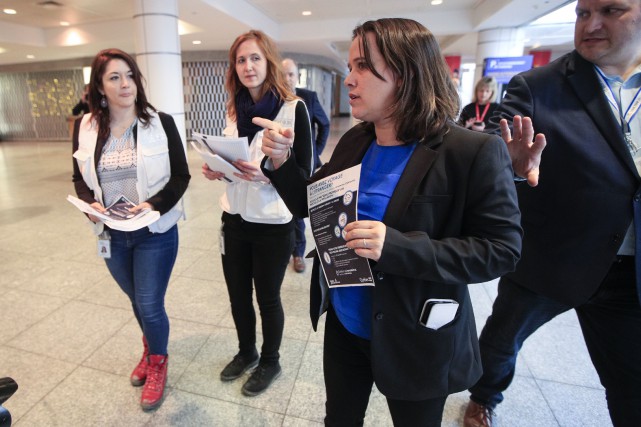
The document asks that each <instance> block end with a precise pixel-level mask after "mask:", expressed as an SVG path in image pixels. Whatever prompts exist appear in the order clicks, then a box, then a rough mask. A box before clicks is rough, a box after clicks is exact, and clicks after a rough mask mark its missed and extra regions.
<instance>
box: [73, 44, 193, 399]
mask: <svg viewBox="0 0 641 427" xmlns="http://www.w3.org/2000/svg"><path fill="white" fill-rule="evenodd" d="M89 105H90V109H91V114H86V115H85V116H84V117H82V118H80V119H78V120H77V121H76V124H75V128H74V136H73V151H74V154H73V157H74V160H75V161H74V162H73V182H74V186H75V188H76V193H77V194H78V197H79V198H80V199H82V200H84V201H85V202H87V203H89V204H90V205H91V206H92V207H93V208H95V209H96V210H98V211H104V210H105V206H110V205H111V204H113V203H114V202H115V201H117V200H118V199H119V198H120V197H122V196H125V197H126V198H127V199H129V200H130V201H132V202H133V203H134V204H135V205H136V207H134V208H132V209H131V211H132V212H138V211H140V210H142V209H151V210H156V211H158V212H159V213H160V215H161V216H160V219H159V220H157V221H156V222H154V223H153V224H151V225H150V226H149V227H144V228H142V229H139V230H136V231H132V232H124V231H118V230H113V229H109V228H108V227H106V226H105V225H104V224H103V223H102V222H100V220H99V219H98V218H96V217H95V216H93V215H89V219H90V220H91V221H92V226H93V229H94V232H95V233H96V234H99V235H100V240H101V242H103V245H107V244H108V245H109V246H110V251H106V252H110V257H109V258H107V259H106V263H107V267H108V268H109V272H110V273H111V275H112V276H113V278H114V279H115V280H116V282H117V283H118V285H119V286H120V287H121V289H122V290H123V291H124V292H125V294H127V296H128V297H129V299H130V301H131V304H132V307H133V311H134V314H135V316H136V320H138V324H139V325H140V328H141V329H142V332H143V344H144V350H143V357H142V358H141V360H140V362H139V363H138V365H137V366H136V368H135V369H134V371H133V372H132V374H131V384H132V385H134V386H140V385H143V384H144V388H143V391H142V396H141V406H142V407H143V409H152V408H155V407H157V406H158V405H160V403H161V402H162V397H163V394H164V388H165V383H166V379H167V343H168V340H169V319H168V317H167V313H166V311H165V293H166V291H167V285H168V283H169V277H170V275H171V271H172V269H173V266H174V262H175V261H176V255H177V253H178V228H177V225H176V223H177V222H178V220H179V219H180V218H181V217H183V202H182V196H183V194H184V193H185V190H186V189H187V185H188V184H189V180H190V175H189V169H188V167H187V159H186V156H185V149H184V146H183V143H182V141H181V139H180V134H179V133H178V129H177V128H176V124H175V123H174V120H173V118H172V117H171V116H169V115H167V114H164V113H160V112H157V111H156V110H155V109H154V107H153V106H151V105H150V104H149V103H148V102H147V97H146V96H145V92H144V89H143V85H142V75H141V74H140V70H139V69H138V66H137V65H136V62H135V61H134V59H133V58H132V57H131V56H129V55H128V54H127V53H125V52H123V51H121V50H119V49H106V50H103V51H100V52H99V53H98V54H97V55H96V57H95V58H94V60H93V63H92V66H91V83H90V89H89Z"/></svg>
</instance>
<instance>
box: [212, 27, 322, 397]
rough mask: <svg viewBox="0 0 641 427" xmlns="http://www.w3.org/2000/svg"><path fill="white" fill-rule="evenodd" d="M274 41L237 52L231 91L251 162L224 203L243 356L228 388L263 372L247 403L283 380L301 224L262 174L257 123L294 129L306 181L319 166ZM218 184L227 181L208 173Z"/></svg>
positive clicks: (248, 40)
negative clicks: (293, 259) (290, 271)
mask: <svg viewBox="0 0 641 427" xmlns="http://www.w3.org/2000/svg"><path fill="white" fill-rule="evenodd" d="M280 64H281V59H280V57H279V54H278V51H277V49H276V47H275V44H274V42H273V41H272V40H271V39H270V38H269V37H267V36H266V35H265V34H264V33H262V32H261V31H256V30H252V31H249V32H248V33H245V34H242V35H240V36H239V37H238V38H237V39H236V40H235V41H234V43H233V44H232V46H231V48H230V51H229V69H228V71H227V80H226V84H225V86H226V89H227V92H228V93H229V100H228V101H227V115H228V126H227V128H226V129H225V131H224V134H225V135H228V136H240V137H243V136H246V137H247V140H248V142H249V153H250V160H249V162H245V161H242V160H238V161H236V162H234V165H235V166H236V167H237V168H238V169H239V170H240V173H237V174H236V176H238V177H240V178H242V179H243V181H242V182H240V183H229V184H227V186H226V190H225V193H224V194H223V195H222V197H221V198H220V204H221V207H222V209H223V211H224V212H223V216H222V229H221V236H220V239H221V255H222V263H223V271H224V273H225V281H226V282H227V289H228V291H229V299H230V302H231V309H232V315H233V318H234V323H235V324H236V331H237V334H238V341H239V351H238V354H236V355H235V356H234V358H233V360H232V361H231V362H230V363H229V364H228V365H227V366H226V367H225V368H224V369H223V371H222V372H221V374H220V378H221V380H222V381H232V380H235V379H237V378H239V377H241V376H242V375H243V374H244V373H245V372H246V371H248V370H249V369H252V368H254V367H255V366H258V367H257V368H256V369H255V370H254V372H253V373H252V375H251V377H250V378H249V379H248V380H247V382H246V383H245V384H244V385H243V387H242V393H243V394H245V395H246V396H255V395H257V394H260V393H262V392H263V391H265V390H266V389H267V387H269V385H270V384H271V383H272V382H273V381H274V380H275V379H276V378H277V377H278V376H279V375H280V373H281V367H280V364H279V352H278V350H279V348H280V343H281V340H282V336H283V327H284V323H285V315H284V313H283V306H282V304H281V300H280V287H281V284H282V281H283V277H284V276H285V271H286V269H287V264H288V263H289V258H290V255H291V253H292V250H293V249H294V222H293V221H292V214H291V213H290V212H289V210H288V209H287V207H286V206H285V204H284V203H283V201H282V200H281V198H280V196H278V193H277V192H276V190H275V189H274V187H272V185H271V184H270V182H269V179H267V178H266V177H265V176H264V175H263V173H262V172H261V170H260V161H261V160H262V158H263V154H262V152H261V146H262V138H263V130H262V128H261V127H259V126H257V125H255V124H253V123H252V118H254V117H264V118H268V119H270V120H273V121H275V122H279V123H281V124H282V125H283V127H287V128H292V129H294V133H295V136H294V145H293V148H292V157H294V158H295V159H296V162H297V165H298V171H299V173H300V174H301V176H304V177H309V176H310V174H311V172H312V169H313V163H314V157H313V148H312V139H311V129H310V122H309V116H308V114H307V109H306V107H305V104H304V103H303V102H302V101H300V100H298V99H297V98H296V95H295V94H294V93H292V91H291V89H289V86H288V85H287V83H286V81H285V77H284V73H283V71H282V70H281V65H280ZM203 174H204V175H205V177H206V178H208V179H210V180H216V179H221V178H222V177H223V176H224V174H223V173H222V172H220V171H212V170H211V169H209V167H208V166H207V165H204V166H203ZM252 281H253V287H255V289H256V299H257V301H258V306H259V308H260V316H261V321H262V329H263V345H262V348H261V353H260V357H259V354H258V352H257V350H256V314H255V312H254V306H253V303H252V290H253V287H252Z"/></svg>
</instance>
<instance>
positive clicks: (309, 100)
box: [296, 88, 329, 170]
mask: <svg viewBox="0 0 641 427" xmlns="http://www.w3.org/2000/svg"><path fill="white" fill-rule="evenodd" d="M296 96H298V97H299V98H301V99H302V100H303V102H305V106H306V107H307V111H308V112H309V121H310V123H311V125H312V141H314V170H316V169H318V168H319V167H321V160H320V155H321V153H322V152H323V150H324V149H325V145H326V144H327V138H328V137H329V119H328V118H327V114H325V110H323V106H322V105H321V104H320V102H319V101H318V95H316V92H314V91H311V90H307V89H302V88H296Z"/></svg>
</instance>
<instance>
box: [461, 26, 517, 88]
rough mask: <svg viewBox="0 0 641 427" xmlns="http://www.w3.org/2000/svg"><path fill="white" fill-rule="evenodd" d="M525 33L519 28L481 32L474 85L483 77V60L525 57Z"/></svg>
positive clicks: (477, 48) (477, 47) (477, 49)
mask: <svg viewBox="0 0 641 427" xmlns="http://www.w3.org/2000/svg"><path fill="white" fill-rule="evenodd" d="M524 47H525V43H524V42H523V32H522V30H521V29H519V28H494V29H491V30H483V31H480V32H479V36H478V44H477V46H476V71H475V73H474V77H475V78H474V84H476V82H477V81H478V79H480V78H481V76H482V75H483V60H484V59H485V58H497V57H506V56H523V48H524Z"/></svg>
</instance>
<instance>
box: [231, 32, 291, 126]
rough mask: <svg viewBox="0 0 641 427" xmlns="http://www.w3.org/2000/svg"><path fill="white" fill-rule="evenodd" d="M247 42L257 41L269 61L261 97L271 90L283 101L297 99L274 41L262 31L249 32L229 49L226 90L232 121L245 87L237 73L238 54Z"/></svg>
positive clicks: (241, 36)
mask: <svg viewBox="0 0 641 427" xmlns="http://www.w3.org/2000/svg"><path fill="white" fill-rule="evenodd" d="M247 40H255V41H256V44H257V45H258V47H259V49H260V50H261V52H262V53H263V55H264V56H265V60H266V61H267V74H266V76H265V82H264V83H263V87H262V92H261V94H260V96H261V97H262V96H263V95H264V94H266V93H267V91H270V90H271V91H272V92H273V93H274V95H276V96H278V97H279V98H280V99H281V101H292V100H294V99H296V95H295V94H294V93H293V92H292V90H291V89H290V88H289V85H288V84H287V81H286V80H285V73H283V70H282V65H281V62H282V59H281V57H280V54H279V53H278V48H277V47H276V44H275V43H274V41H273V40H272V39H271V38H270V37H269V36H268V35H267V34H265V33H263V32H262V31H259V30H249V31H248V32H246V33H244V34H241V35H240V36H238V37H237V38H236V40H234V43H232V45H231V47H230V48H229V69H228V70H227V78H226V80H225V89H227V93H228V94H229V99H228V100H227V114H228V115H229V117H231V118H232V119H235V118H236V95H237V94H238V92H240V90H241V89H242V88H243V87H244V86H243V84H242V83H241V82H240V79H239V78H238V74H237V73H236V54H237V52H238V48H239V47H240V45H241V44H242V43H244V42H246V41H247Z"/></svg>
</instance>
